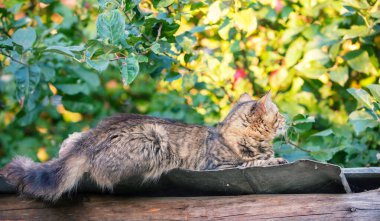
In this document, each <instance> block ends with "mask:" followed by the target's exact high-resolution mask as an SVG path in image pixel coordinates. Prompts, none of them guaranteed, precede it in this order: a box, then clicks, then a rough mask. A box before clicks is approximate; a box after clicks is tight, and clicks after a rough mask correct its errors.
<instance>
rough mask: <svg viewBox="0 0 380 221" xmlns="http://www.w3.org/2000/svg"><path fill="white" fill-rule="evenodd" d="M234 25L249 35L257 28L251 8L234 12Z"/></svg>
mask: <svg viewBox="0 0 380 221" xmlns="http://www.w3.org/2000/svg"><path fill="white" fill-rule="evenodd" d="M234 20H235V25H236V26H237V27H238V28H239V29H240V30H243V31H245V33H246V36H249V35H251V34H252V33H253V32H254V31H255V30H256V28H257V19H256V16H255V12H254V11H253V9H252V8H248V9H245V10H241V11H239V12H238V13H236V14H235V17H234Z"/></svg>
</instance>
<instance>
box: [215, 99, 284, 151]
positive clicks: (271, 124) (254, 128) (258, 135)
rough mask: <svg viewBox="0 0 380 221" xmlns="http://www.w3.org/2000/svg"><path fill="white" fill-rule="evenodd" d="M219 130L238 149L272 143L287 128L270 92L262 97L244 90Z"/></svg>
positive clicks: (219, 126)
mask: <svg viewBox="0 0 380 221" xmlns="http://www.w3.org/2000/svg"><path fill="white" fill-rule="evenodd" d="M218 130H219V132H220V134H221V135H222V136H223V138H224V140H225V141H226V142H229V143H230V146H235V148H237V149H241V148H242V147H241V146H248V147H252V148H254V146H255V145H256V146H269V145H271V143H272V140H273V139H274V137H275V136H276V135H279V134H283V133H284V132H285V118H284V117H283V116H282V115H281V114H280V112H279V110H278V108H277V106H276V104H274V103H273V101H272V99H271V93H270V92H269V93H267V94H266V95H265V96H263V97H262V98H260V99H259V100H253V99H252V98H251V97H250V96H249V95H248V94H243V95H242V96H241V97H240V99H239V100H238V102H237V103H236V104H235V105H234V106H233V108H232V109H231V111H230V113H229V114H228V115H227V117H226V118H225V120H224V121H223V122H222V123H221V124H220V125H218ZM239 145H240V146H239ZM247 151H248V150H247ZM264 151H265V150H263V152H264ZM238 152H239V151H238Z"/></svg>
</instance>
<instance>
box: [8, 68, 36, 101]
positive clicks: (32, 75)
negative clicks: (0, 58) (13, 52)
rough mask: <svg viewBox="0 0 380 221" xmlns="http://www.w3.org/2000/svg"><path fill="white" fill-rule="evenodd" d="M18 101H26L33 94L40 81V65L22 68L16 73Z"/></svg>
mask: <svg viewBox="0 0 380 221" xmlns="http://www.w3.org/2000/svg"><path fill="white" fill-rule="evenodd" d="M14 74H15V80H16V86H17V88H16V96H17V99H19V100H21V99H24V98H25V97H27V96H28V95H29V93H31V92H33V91H34V89H35V88H36V86H37V85H38V83H39V81H40V76H41V69H40V68H39V67H38V65H32V66H30V67H29V68H28V67H21V68H20V69H18V70H17V71H16V72H15V73H14Z"/></svg>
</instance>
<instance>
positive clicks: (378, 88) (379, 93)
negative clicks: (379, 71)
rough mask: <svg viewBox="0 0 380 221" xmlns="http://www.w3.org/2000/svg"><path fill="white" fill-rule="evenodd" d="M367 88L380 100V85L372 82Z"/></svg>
mask: <svg viewBox="0 0 380 221" xmlns="http://www.w3.org/2000/svg"><path fill="white" fill-rule="evenodd" d="M367 88H368V89H369V90H370V91H371V94H372V96H373V97H374V98H375V99H376V101H377V102H380V85H379V84H370V85H368V86H367Z"/></svg>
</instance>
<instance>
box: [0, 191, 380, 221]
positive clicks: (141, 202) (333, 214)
mask: <svg viewBox="0 0 380 221" xmlns="http://www.w3.org/2000/svg"><path fill="white" fill-rule="evenodd" d="M253 219H254V220H264V219H271V220H289V219H291V220H316V219H318V220H380V191H379V190H376V191H369V192H364V193H355V194H299V195H297V194H292V195H290V194H283V195H242V196H213V197H151V198H147V197H127V196H111V195H88V196H86V195H79V196H76V197H73V199H71V200H64V201H61V202H58V203H57V204H55V205H51V204H46V203H43V202H39V201H34V200H31V199H21V198H18V197H16V196H15V195H10V194H4V195H0V220H55V221H58V220H253Z"/></svg>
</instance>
